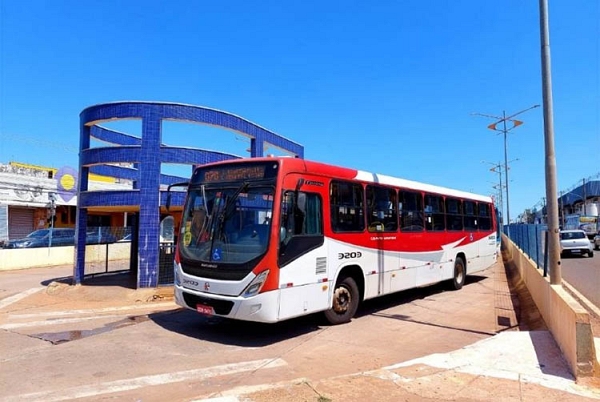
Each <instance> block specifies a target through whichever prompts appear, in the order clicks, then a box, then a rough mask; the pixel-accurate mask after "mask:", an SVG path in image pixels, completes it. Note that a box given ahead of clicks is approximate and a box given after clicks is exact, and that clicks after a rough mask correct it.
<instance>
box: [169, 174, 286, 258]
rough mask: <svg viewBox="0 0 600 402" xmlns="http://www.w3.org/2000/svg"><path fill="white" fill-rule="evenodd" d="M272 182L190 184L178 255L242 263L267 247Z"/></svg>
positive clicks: (261, 252) (256, 255) (271, 209)
mask: <svg viewBox="0 0 600 402" xmlns="http://www.w3.org/2000/svg"><path fill="white" fill-rule="evenodd" d="M274 188H275V187H274V182H273V183H272V184H270V185H268V184H265V181H261V182H255V183H253V182H251V181H242V182H228V183H226V184H221V185H220V184H210V185H205V184H201V185H199V186H194V187H190V190H189V194H188V201H187V203H186V206H185V209H184V213H183V220H182V226H181V232H182V233H181V235H182V236H180V239H181V240H180V244H179V250H180V254H181V257H182V259H184V260H188V261H189V260H192V261H197V262H205V263H214V264H220V263H229V264H243V263H246V262H248V261H250V260H252V259H254V258H256V257H258V256H260V255H261V254H263V253H264V252H265V251H266V250H267V244H268V239H269V232H270V228H271V217H272V212H273V194H274Z"/></svg>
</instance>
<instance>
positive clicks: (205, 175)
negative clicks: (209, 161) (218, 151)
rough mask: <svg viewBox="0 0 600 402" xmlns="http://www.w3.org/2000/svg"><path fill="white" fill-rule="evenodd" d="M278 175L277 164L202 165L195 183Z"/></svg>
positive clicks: (255, 178) (265, 177) (258, 178)
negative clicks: (206, 166)
mask: <svg viewBox="0 0 600 402" xmlns="http://www.w3.org/2000/svg"><path fill="white" fill-rule="evenodd" d="M276 175H277V164H276V163H269V164H268V165H267V164H265V163H260V164H259V163H253V164H247V165H245V164H244V165H240V164H233V165H225V166H214V167H208V168H204V167H201V168H199V169H198V170H197V171H196V174H195V175H194V179H193V182H194V183H219V182H232V181H245V180H261V179H267V178H273V177H275V176H276Z"/></svg>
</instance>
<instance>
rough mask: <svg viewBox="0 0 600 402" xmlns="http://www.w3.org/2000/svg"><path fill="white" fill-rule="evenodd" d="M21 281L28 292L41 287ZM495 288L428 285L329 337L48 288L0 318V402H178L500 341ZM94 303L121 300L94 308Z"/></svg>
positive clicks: (488, 276)
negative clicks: (455, 288)
mask: <svg viewBox="0 0 600 402" xmlns="http://www.w3.org/2000/svg"><path fill="white" fill-rule="evenodd" d="M502 271H503V270H502ZM23 274H25V273H23ZM31 274H32V275H33V274H35V277H36V278H37V279H36V280H33V282H36V281H38V280H39V279H41V278H42V277H43V276H44V275H43V274H44V273H43V272H42V273H39V272H37V271H33V272H32V273H31ZM48 274H49V272H46V277H48ZM32 275H27V277H28V280H27V281H24V280H22V279H21V280H18V276H19V275H18V273H15V272H12V273H2V274H1V275H0V282H1V283H4V284H6V283H11V282H12V283H14V284H17V283H18V284H20V285H21V286H25V285H27V286H29V285H31V284H33V283H25V282H29V281H30V280H32V277H31V276H32ZM60 275H63V273H62V272H61V273H60ZM60 275H58V276H60ZM2 279H4V280H6V281H3V280H2ZM45 282H47V280H46V281H45ZM496 284H497V281H495V279H494V268H491V269H488V270H486V271H484V272H482V273H479V274H478V275H476V276H470V277H469V278H468V280H467V284H466V285H465V286H464V287H463V289H462V290H460V291H448V290H446V289H447V287H446V286H444V285H443V284H439V285H435V286H431V287H428V288H423V289H415V290H411V291H406V292H401V293H398V294H395V295H391V296H386V297H383V298H379V299H376V300H372V301H369V302H367V303H365V304H364V305H363V306H362V308H361V309H360V310H359V312H358V315H357V317H356V318H355V319H354V320H353V321H352V322H351V323H349V324H345V325H340V326H328V325H325V323H324V321H323V319H322V318H321V316H319V315H311V316H308V317H303V318H300V319H295V320H290V321H286V322H282V323H279V324H274V325H273V324H255V323H245V322H236V321H229V320H222V319H218V318H207V317H203V316H201V315H199V314H197V313H195V312H192V311H188V310H185V311H184V310H181V309H179V308H177V307H176V306H175V305H174V304H173V302H172V301H170V300H162V301H161V300H159V301H157V302H154V303H148V302H143V301H139V300H137V299H135V297H137V296H136V295H138V294H137V293H135V292H136V291H135V290H123V289H108V288H100V287H95V288H94V287H89V286H84V287H72V286H71V287H65V288H64V289H62V288H61V287H60V286H59V287H57V288H56V289H54V290H52V289H53V288H52V287H49V288H50V289H48V291H46V290H40V291H39V292H37V293H33V294H30V295H28V296H27V297H26V298H23V299H22V300H19V301H16V302H13V303H12V304H8V303H6V304H5V305H4V306H3V308H2V309H0V329H1V330H0V356H1V359H0V360H1V361H0V365H1V367H2V369H1V370H0V372H1V375H0V399H2V400H6V401H10V400H40V401H58V400H70V399H75V398H82V400H102V399H111V400H114V399H115V398H116V399H118V400H132V401H138V400H143V401H155V400H156V401H159V400H160V401H162V400H171V401H178V400H182V401H183V400H193V399H195V398H201V397H207V396H210V395H214V394H216V393H218V392H221V391H223V390H227V389H231V388H236V387H251V386H254V385H259V384H267V383H277V382H281V381H291V380H295V379H303V378H306V379H315V378H326V377H335V376H340V375H346V374H351V373H356V372H363V371H366V370H376V369H378V368H380V367H383V366H387V365H392V364H395V363H398V362H402V361H407V360H411V359H415V358H418V357H422V356H426V355H430V354H432V353H447V352H450V351H455V350H458V349H461V348H463V347H465V346H467V345H470V344H473V343H475V342H477V341H480V340H483V339H487V338H490V337H492V336H493V335H494V334H496V333H497V332H499V331H501V330H506V329H510V324H511V322H512V323H513V324H514V323H515V321H514V319H508V318H507V317H506V315H507V314H508V315H510V309H511V308H512V307H511V305H510V304H509V305H507V306H503V307H502V310H501V314H500V315H501V316H502V317H500V316H499V313H498V311H499V310H498V306H497V304H498V300H508V301H509V300H510V297H508V298H507V299H506V293H505V291H504V290H502V291H501V292H500V293H499V291H498V290H497V289H496V286H497V285H496ZM37 286H40V282H39V281H38V282H37ZM103 291H107V292H109V291H110V292H125V293H123V294H118V295H117V293H114V297H112V296H111V297H109V298H103V297H101V293H102V292H103ZM127 292H129V293H127ZM5 294H6V293H5ZM132 295H133V296H132ZM107 300H108V301H107ZM507 307H508V308H507ZM513 314H514V313H513ZM502 325H505V327H502Z"/></svg>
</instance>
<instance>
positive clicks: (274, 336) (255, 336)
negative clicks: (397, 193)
mask: <svg viewBox="0 0 600 402" xmlns="http://www.w3.org/2000/svg"><path fill="white" fill-rule="evenodd" d="M149 318H150V319H151V320H152V321H153V322H154V323H155V324H157V325H159V326H160V327H162V328H164V329H166V330H167V331H171V332H175V333H178V334H180V335H184V336H187V337H190V338H194V339H198V340H204V341H208V342H215V343H220V344H223V345H230V346H239V347H261V346H268V345H271V344H275V343H278V342H281V341H284V340H287V339H290V338H295V337H298V336H301V335H305V334H308V333H311V332H315V331H320V330H322V329H323V328H322V326H321V325H320V324H321V323H322V322H321V321H320V320H319V315H317V314H311V315H307V316H304V317H299V318H293V319H290V320H286V321H282V322H278V323H274V324H265V323H257V322H250V321H237V320H230V319H227V318H222V317H205V316H202V315H200V314H198V313H196V312H195V311H192V310H187V309H181V310H177V311H175V312H173V311H171V312H164V313H156V314H151V315H150V316H149Z"/></svg>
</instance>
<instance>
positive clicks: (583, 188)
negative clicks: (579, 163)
mask: <svg viewBox="0 0 600 402" xmlns="http://www.w3.org/2000/svg"><path fill="white" fill-rule="evenodd" d="M581 190H582V191H583V216H585V215H587V209H586V207H585V204H586V202H585V201H586V198H587V194H586V193H585V179H583V187H582V188H581Z"/></svg>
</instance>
